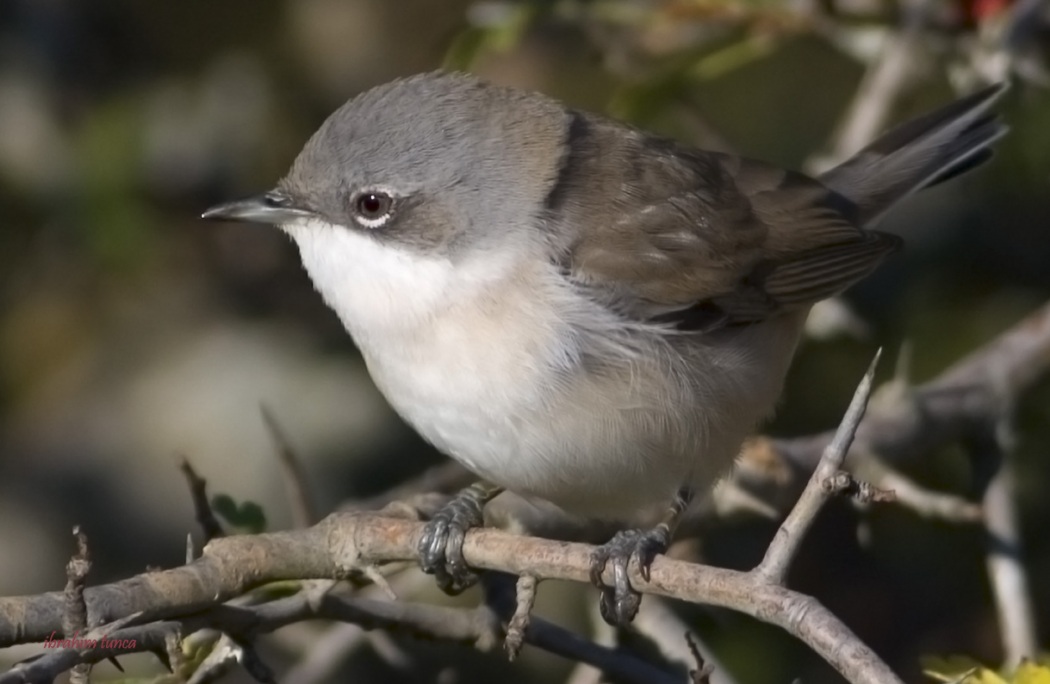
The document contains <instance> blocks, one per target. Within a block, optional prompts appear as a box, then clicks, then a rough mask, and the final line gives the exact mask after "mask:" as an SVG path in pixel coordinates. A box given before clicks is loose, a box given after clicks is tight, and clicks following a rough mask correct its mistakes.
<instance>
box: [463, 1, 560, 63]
mask: <svg viewBox="0 0 1050 684" xmlns="http://www.w3.org/2000/svg"><path fill="white" fill-rule="evenodd" d="M490 5H491V6H490V7H489V9H488V13H489V15H490V16H489V17H486V18H487V19H488V21H484V22H482V23H480V25H479V23H478V22H476V23H475V24H474V25H472V26H470V27H468V28H467V29H465V30H464V31H462V32H461V33H460V34H459V35H458V36H456V38H455V39H454V40H453V41H452V45H451V46H450V47H449V49H448V51H447V52H446V53H445V59H444V62H443V63H442V66H443V68H445V69H449V70H453V71H467V70H469V69H470V67H471V66H473V64H474V62H475V61H477V59H478V58H479V57H480V56H481V55H482V54H484V53H485V52H509V51H510V50H513V49H514V48H515V47H517V46H518V44H519V43H520V42H521V39H522V37H524V35H525V33H526V32H527V31H528V30H529V27H530V26H531V25H532V22H533V21H534V20H535V19H536V17H537V16H538V15H539V8H538V7H537V6H535V5H532V4H529V3H522V4H516V5H512V4H510V3H490ZM496 13H499V14H500V15H501V16H499V17H497V18H495V19H493V18H492V16H491V15H493V14H496Z"/></svg>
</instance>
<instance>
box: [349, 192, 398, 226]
mask: <svg viewBox="0 0 1050 684" xmlns="http://www.w3.org/2000/svg"><path fill="white" fill-rule="evenodd" d="M393 206H394V200H393V198H391V197H390V195H388V194H386V193H385V192H380V191H378V190H370V191H368V192H363V193H361V194H360V195H358V196H357V197H355V198H354V213H355V214H357V215H356V216H355V218H356V219H357V220H358V222H359V223H362V224H364V225H365V226H367V227H369V228H376V227H378V226H381V225H383V223H384V222H386V220H387V219H388V218H389V217H390V211H391V209H393Z"/></svg>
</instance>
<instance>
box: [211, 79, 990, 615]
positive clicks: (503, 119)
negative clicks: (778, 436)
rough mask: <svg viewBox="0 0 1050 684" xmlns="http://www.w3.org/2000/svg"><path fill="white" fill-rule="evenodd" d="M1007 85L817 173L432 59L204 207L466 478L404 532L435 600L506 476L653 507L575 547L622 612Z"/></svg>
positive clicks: (525, 485) (968, 160)
mask: <svg viewBox="0 0 1050 684" xmlns="http://www.w3.org/2000/svg"><path fill="white" fill-rule="evenodd" d="M1005 89H1006V86H1005V85H1004V84H1000V85H994V86H991V87H989V88H987V89H985V90H982V91H980V92H977V93H975V94H973V95H970V96H969V97H966V98H964V99H961V100H958V101H956V102H954V103H952V104H949V105H947V106H946V107H944V108H942V109H940V110H938V111H935V112H933V113H931V114H927V115H925V116H923V117H921V118H918V119H915V120H913V121H911V122H909V123H906V124H904V125H902V126H900V127H899V128H896V129H894V130H892V131H891V132H889V133H887V134H886V135H884V136H883V137H881V138H879V139H878V140H876V141H875V142H874V143H872V144H871V145H870V146H869V147H866V148H865V149H863V150H861V151H860V152H858V153H857V154H856V155H855V156H853V157H852V158H850V159H848V160H847V161H845V162H844V163H842V164H841V165H839V166H836V167H835V168H833V169H831V170H830V171H827V172H826V173H823V174H821V175H820V176H818V177H816V178H813V177H809V176H806V175H803V174H801V173H798V172H795V171H789V170H784V169H781V168H778V167H776V166H772V165H769V164H766V163H762V162H759V161H752V160H750V159H744V158H741V157H737V156H733V155H729V154H723V153H717V152H709V151H704V150H699V149H694V148H692V147H689V146H686V145H683V144H680V143H678V142H675V141H673V140H670V139H667V138H662V137H658V136H655V135H651V134H648V133H645V132H643V131H640V130H638V129H635V128H632V127H630V126H628V125H625V124H623V123H619V122H616V121H613V120H610V119H607V118H604V117H602V116H598V115H595V114H591V113H585V112H582V111H577V110H574V109H572V108H569V107H566V106H565V105H563V104H561V103H559V102H557V101H555V100H553V99H551V98H549V97H546V96H544V95H541V94H538V93H532V92H524V91H520V90H515V89H511V88H506V87H500V86H497V85H492V84H489V83H486V82H484V81H482V80H480V79H478V78H476V77H474V76H471V75H467V74H463V73H445V72H434V73H427V74H421V75H416V76H413V77H409V78H406V79H403V80H398V81H394V82H391V83H388V84H385V85H382V86H378V87H376V88H374V89H372V90H369V91H367V92H365V93H363V94H361V95H358V96H357V97H355V98H353V99H351V100H350V101H349V102H347V103H346V104H345V105H343V106H342V107H341V108H340V109H338V110H337V111H336V112H335V113H334V114H332V115H331V116H330V117H329V118H328V119H327V120H326V121H325V122H324V124H322V126H321V128H320V129H319V130H318V131H317V132H316V133H315V134H314V135H313V137H312V138H310V140H309V141H308V142H307V143H306V145H305V147H304V148H303V150H302V151H301V152H300V154H299V156H298V157H297V158H296V160H295V162H294V163H293V165H292V168H291V170H290V171H289V172H288V174H287V175H286V176H285V177H284V178H283V179H282V180H281V181H280V182H279V183H278V184H277V186H276V188H275V189H273V190H271V191H269V192H266V193H265V194H262V195H259V196H257V197H252V198H250V199H245V200H241V201H235V202H231V203H227V204H222V205H220V206H216V207H214V208H212V209H209V210H208V211H206V212H205V213H204V215H203V216H204V218H217V219H229V220H242V221H257V222H262V223H269V224H275V225H277V226H279V227H280V228H281V229H282V230H283V231H285V232H286V233H287V234H288V235H290V236H291V238H292V239H293V240H294V241H295V243H296V245H298V248H299V253H300V256H301V258H302V262H303V265H304V267H305V268H306V271H307V273H308V274H309V275H310V278H311V279H312V280H313V283H314V286H315V287H316V289H317V290H318V292H319V293H320V294H321V296H322V297H323V298H324V300H325V301H326V302H327V303H328V305H329V306H330V307H331V308H332V309H334V310H335V312H336V313H337V314H338V316H339V318H340V319H341V320H342V322H343V324H344V325H345V327H346V329H347V330H348V331H349V333H350V334H351V336H352V337H353V339H354V340H355V342H356V344H357V346H358V348H359V349H360V351H361V354H362V355H363V357H364V360H365V363H366V364H367V366H368V369H369V372H370V374H371V376H372V378H373V380H374V381H375V383H376V385H377V387H378V388H379V389H380V390H381V392H382V393H383V395H384V396H385V397H386V399H387V400H388V401H389V402H390V404H391V405H392V406H393V407H394V408H395V409H396V410H397V412H398V413H399V414H400V415H401V417H402V418H404V419H405V420H406V421H407V422H408V423H409V424H410V425H411V426H412V427H413V428H414V429H415V430H417V431H418V432H419V433H420V434H421V435H422V436H423V437H424V438H425V439H427V440H428V441H429V442H430V443H432V444H433V445H434V446H436V447H437V448H438V449H440V450H441V451H443V452H444V453H446V454H448V455H449V456H451V457H452V458H454V459H456V460H457V461H459V462H460V463H462V464H463V465H464V466H466V467H467V468H468V469H470V470H471V471H473V472H474V473H475V474H476V475H477V476H479V477H480V478H481V481H480V482H479V483H478V484H475V485H474V486H472V487H470V488H468V489H467V490H464V492H461V494H460V495H459V496H457V497H455V498H453V499H452V500H451V501H450V502H449V504H448V505H447V506H446V507H445V508H444V509H442V510H441V511H440V512H439V513H438V514H437V515H436V516H435V517H434V518H432V519H431V520H430V521H429V522H428V524H427V527H426V529H425V533H424V535H423V537H422V540H421V541H420V544H419V551H420V558H421V564H422V566H423V568H424V570H426V571H428V572H431V573H434V574H435V575H436V577H437V579H438V583H439V585H440V586H442V588H443V589H445V590H446V591H449V592H456V591H461V590H462V589H463V588H465V587H466V586H469V585H470V584H471V583H472V582H473V581H475V580H476V577H475V575H474V573H472V572H471V571H470V569H469V568H468V567H467V566H466V563H465V561H464V559H463V555H462V543H463V539H464V535H465V532H466V530H467V529H469V528H470V527H473V526H477V525H480V524H482V515H481V514H482V508H483V506H484V505H485V503H487V501H489V500H491V498H492V497H494V496H495V495H496V494H498V493H499V492H501V491H503V490H504V489H506V490H510V491H512V492H515V493H517V494H519V495H522V496H525V497H527V498H534V499H541V500H545V501H548V502H551V503H554V504H556V505H558V506H560V507H562V508H563V509H565V510H567V511H569V512H573V513H579V514H584V515H588V516H593V517H597V518H607V519H614V520H625V519H629V517H630V516H631V514H632V513H634V512H637V511H640V510H646V509H649V510H651V509H652V507H654V506H663V507H666V511H667V512H666V514H665V515H664V517H663V519H662V521H661V522H660V524H659V525H657V526H656V527H654V528H652V529H646V530H635V529H627V530H623V531H621V532H620V533H618V534H617V535H616V536H615V537H614V538H613V539H612V540H610V541H609V542H608V543H607V544H605V545H603V546H601V547H599V548H598V550H597V551H596V552H595V554H594V556H593V558H592V575H593V579H594V581H595V583H596V584H598V586H599V587H601V588H602V600H601V610H602V614H603V616H604V617H605V619H606V620H607V621H609V622H611V623H616V624H622V623H625V622H628V621H630V620H631V619H632V618H633V616H634V614H635V612H636V611H637V607H638V600H639V596H638V594H637V592H636V591H635V590H634V588H633V587H631V586H630V582H629V581H628V580H627V572H626V569H627V565H628V563H629V562H630V561H631V560H632V559H634V560H636V561H637V562H638V563H639V565H640V567H641V570H642V576H643V578H646V579H647V574H648V567H649V565H650V563H651V562H652V559H653V558H654V556H655V555H656V554H658V553H662V552H663V551H665V550H666V548H667V546H668V545H669V543H670V541H671V535H672V533H673V531H674V527H675V523H676V521H677V519H678V518H679V517H680V515H681V513H682V512H683V511H684V510H685V508H686V507H687V506H688V504H689V502H690V500H691V499H692V497H693V496H694V493H696V492H698V491H701V492H702V491H704V490H705V489H707V488H709V487H711V486H712V485H713V483H715V482H716V481H717V479H718V478H720V477H722V476H724V475H725V474H726V473H727V471H728V469H729V468H730V467H731V465H732V463H733V459H734V457H735V456H736V455H737V453H738V451H739V449H740V446H741V443H742V442H743V440H744V439H745V438H746V437H747V436H748V435H749V434H750V433H751V431H752V430H754V429H755V428H756V426H757V424H758V422H759V421H761V420H762V419H764V418H766V417H768V416H769V415H770V413H771V412H772V411H773V408H774V405H775V403H776V401H777V399H778V397H779V395H780V392H781V388H782V385H783V383H784V376H785V374H786V373H787V370H788V366H789V364H790V361H791V358H792V356H793V354H794V351H795V347H796V344H797V343H798V340H799V336H800V333H801V330H802V326H803V322H804V320H805V318H806V313H807V312H808V311H809V309H810V307H811V306H812V305H813V304H814V303H816V302H818V301H820V300H822V299H825V298H828V297H831V296H833V295H836V294H838V293H840V292H842V291H843V290H845V289H846V288H848V287H850V286H851V285H852V284H854V283H855V282H857V281H858V280H860V279H861V278H863V277H865V276H866V275H868V274H869V273H870V272H871V271H872V270H873V269H874V268H875V267H876V266H877V265H878V264H879V262H881V261H882V259H883V258H884V257H885V256H886V255H887V254H889V253H890V252H893V251H894V250H896V249H898V247H899V246H900V243H901V241H900V239H899V238H898V237H896V236H894V235H891V234H887V233H882V232H876V231H873V230H870V226H871V225H872V224H873V223H874V222H875V221H876V220H877V219H878V218H879V217H880V216H882V215H883V214H884V213H885V212H886V211H887V210H888V209H889V208H890V207H891V206H893V205H894V204H896V203H897V202H898V201H899V200H901V199H903V198H904V197H906V196H907V195H909V194H910V193H912V192H913V191H915V190H917V189H919V188H922V187H926V186H929V185H933V184H935V183H939V182H941V181H943V180H946V179H948V178H951V177H953V176H955V175H957V174H958V173H960V172H962V171H965V170H967V169H970V168H972V167H974V166H976V165H977V164H979V163H981V162H983V161H984V160H985V159H987V158H988V157H989V156H990V154H991V152H990V149H989V147H990V145H991V143H992V142H993V141H995V140H996V139H997V138H999V137H1000V136H1001V135H1003V134H1004V132H1005V127H1004V126H1003V125H1001V124H1000V123H999V122H998V121H997V120H996V118H995V117H994V116H993V115H992V114H990V113H989V111H990V109H991V108H992V106H993V104H994V103H995V102H996V100H998V99H999V97H1000V96H1001V95H1002V93H1003V92H1004V91H1005ZM609 563H612V564H613V567H614V569H615V570H616V572H615V573H614V576H615V577H616V578H617V579H616V581H615V582H614V584H613V586H609V587H606V586H603V585H602V582H601V575H602V572H603V570H604V569H605V567H606V566H607V564H609Z"/></svg>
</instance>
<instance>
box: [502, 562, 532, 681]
mask: <svg viewBox="0 0 1050 684" xmlns="http://www.w3.org/2000/svg"><path fill="white" fill-rule="evenodd" d="M538 583H539V581H538V580H537V579H536V578H535V577H533V576H531V575H522V576H521V577H519V578H518V583H517V585H516V586H515V588H514V593H515V596H516V603H515V606H514V615H513V616H511V618H510V622H509V623H507V636H506V638H504V640H503V648H505V649H506V651H507V657H508V658H509V659H510V660H511V661H513V660H515V659H516V658H517V657H518V654H519V653H521V646H522V644H524V643H525V630H527V629H528V628H529V621H530V620H531V619H532V607H533V606H534V605H535V604H536V585H537V584H538Z"/></svg>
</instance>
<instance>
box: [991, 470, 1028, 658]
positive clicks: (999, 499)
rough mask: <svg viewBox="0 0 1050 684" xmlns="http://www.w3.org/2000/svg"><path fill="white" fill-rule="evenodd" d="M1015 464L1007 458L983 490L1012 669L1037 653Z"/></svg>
mask: <svg viewBox="0 0 1050 684" xmlns="http://www.w3.org/2000/svg"><path fill="white" fill-rule="evenodd" d="M1015 490H1016V487H1015V480H1014V476H1013V468H1012V466H1011V463H1010V461H1009V459H1007V460H1006V461H1005V462H1004V463H1003V464H1002V465H1001V466H1000V468H999V471H998V472H997V473H996V475H995V477H994V478H992V481H991V482H990V483H989V485H988V488H987V489H986V490H985V492H984V526H985V530H986V532H987V536H988V556H987V561H986V562H987V565H988V577H989V579H990V580H991V584H992V593H993V595H994V597H995V605H996V610H997V613H998V616H999V630H1000V638H1001V639H1002V644H1003V655H1004V660H1005V662H1004V663H1003V664H1004V666H1005V667H1006V668H1007V669H1009V668H1013V667H1015V666H1016V665H1018V664H1019V663H1020V662H1021V661H1022V660H1024V659H1025V658H1032V657H1034V656H1035V655H1036V654H1037V653H1038V642H1037V639H1036V628H1035V615H1033V612H1032V592H1031V588H1030V587H1029V586H1028V576H1027V574H1026V573H1025V569H1024V563H1023V558H1022V551H1021V535H1020V530H1019V529H1018V524H1017V509H1016V497H1015Z"/></svg>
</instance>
